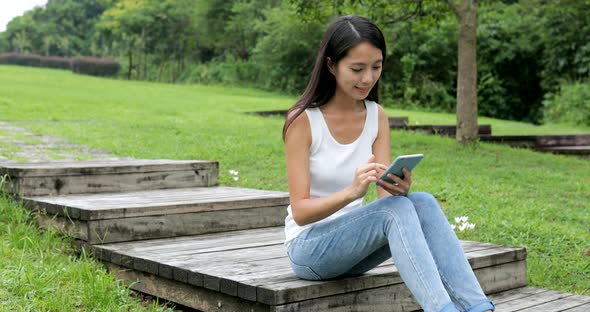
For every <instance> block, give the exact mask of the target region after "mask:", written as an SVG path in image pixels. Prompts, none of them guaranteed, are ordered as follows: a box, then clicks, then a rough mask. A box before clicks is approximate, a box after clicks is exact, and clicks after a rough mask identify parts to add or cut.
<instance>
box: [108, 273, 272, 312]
mask: <svg viewBox="0 0 590 312" xmlns="http://www.w3.org/2000/svg"><path fill="white" fill-rule="evenodd" d="M107 267H108V269H109V271H110V272H112V273H113V274H114V275H115V276H116V277H117V278H119V279H123V280H124V281H125V282H126V283H127V285H129V287H131V288H132V289H134V290H136V291H140V292H143V293H146V294H150V295H152V296H156V297H159V298H163V299H166V300H169V301H172V302H175V303H178V304H182V305H184V306H187V307H191V308H193V309H198V310H200V311H205V312H208V311H221V312H243V311H249V312H267V311H269V310H270V308H269V307H268V306H266V305H263V304H260V303H257V302H252V301H248V300H244V299H240V298H237V297H233V296H229V295H225V294H222V293H219V292H214V291H211V290H208V289H204V288H202V287H195V286H192V285H189V284H186V283H179V282H177V281H173V280H169V279H165V278H161V277H158V276H155V275H153V274H147V273H142V272H137V271H134V270H129V269H125V268H122V267H120V266H117V265H114V264H112V263H107Z"/></svg>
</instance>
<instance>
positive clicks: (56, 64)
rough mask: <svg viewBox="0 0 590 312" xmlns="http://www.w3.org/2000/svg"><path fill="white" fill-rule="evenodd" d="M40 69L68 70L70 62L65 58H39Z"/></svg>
mask: <svg viewBox="0 0 590 312" xmlns="http://www.w3.org/2000/svg"><path fill="white" fill-rule="evenodd" d="M41 67H47V68H57V69H68V70H69V69H70V68H71V64H70V60H69V59H67V58H65V57H59V56H49V57H41Z"/></svg>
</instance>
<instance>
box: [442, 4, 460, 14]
mask: <svg viewBox="0 0 590 312" xmlns="http://www.w3.org/2000/svg"><path fill="white" fill-rule="evenodd" d="M443 1H445V2H446V3H448V4H449V6H450V7H451V9H452V10H453V12H454V13H455V15H456V16H457V18H459V17H461V11H459V7H457V4H456V3H455V0H443Z"/></svg>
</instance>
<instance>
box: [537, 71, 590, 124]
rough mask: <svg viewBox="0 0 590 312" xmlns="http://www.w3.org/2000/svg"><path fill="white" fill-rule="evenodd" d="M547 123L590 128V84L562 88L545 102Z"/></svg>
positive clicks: (550, 95)
mask: <svg viewBox="0 0 590 312" xmlns="http://www.w3.org/2000/svg"><path fill="white" fill-rule="evenodd" d="M543 106H544V111H543V112H544V117H545V121H552V122H565V123H573V124H576V125H583V126H590V82H585V83H573V84H566V85H562V86H561V90H560V92H559V93H558V94H554V93H549V94H547V95H546V96H545V100H544V101H543Z"/></svg>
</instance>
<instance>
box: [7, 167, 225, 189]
mask: <svg viewBox="0 0 590 312" xmlns="http://www.w3.org/2000/svg"><path fill="white" fill-rule="evenodd" d="M218 167H219V164H218V163H217V162H216V161H204V160H190V161H189V160H164V159H159V160H91V161H79V162H33V163H2V164H0V176H4V175H7V176H8V180H7V182H8V183H7V187H8V191H9V193H11V194H12V195H14V196H16V197H28V196H46V195H66V194H81V193H105V192H126V191H137V190H154V189H166V188H181V187H203V186H214V185H217V184H218Z"/></svg>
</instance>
